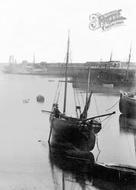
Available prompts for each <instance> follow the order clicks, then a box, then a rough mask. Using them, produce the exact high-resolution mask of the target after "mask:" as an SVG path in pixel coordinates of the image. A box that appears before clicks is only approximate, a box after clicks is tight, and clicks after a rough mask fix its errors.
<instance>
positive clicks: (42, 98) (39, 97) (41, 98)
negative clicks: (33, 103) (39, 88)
mask: <svg viewBox="0 0 136 190" xmlns="http://www.w3.org/2000/svg"><path fill="white" fill-rule="evenodd" d="M36 100H37V102H40V103H43V102H44V96H42V95H38V96H37V97H36Z"/></svg>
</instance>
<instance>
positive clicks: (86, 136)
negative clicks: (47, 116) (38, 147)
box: [50, 117, 95, 151]
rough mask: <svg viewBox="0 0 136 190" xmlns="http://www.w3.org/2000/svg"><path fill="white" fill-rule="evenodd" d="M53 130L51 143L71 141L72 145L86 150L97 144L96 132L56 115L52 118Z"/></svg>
mask: <svg viewBox="0 0 136 190" xmlns="http://www.w3.org/2000/svg"><path fill="white" fill-rule="evenodd" d="M51 130H52V135H51V140H50V142H51V145H54V144H62V143H65V144H66V143H69V144H70V145H71V146H73V147H75V148H77V149H80V150H84V151H90V150H92V149H93V148H94V146H95V134H94V132H93V131H92V130H88V129H85V128H84V127H83V128H81V127H79V126H78V124H77V123H75V122H71V121H67V120H62V119H59V118H55V117H54V118H52V119H51Z"/></svg>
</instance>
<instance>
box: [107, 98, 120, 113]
mask: <svg viewBox="0 0 136 190" xmlns="http://www.w3.org/2000/svg"><path fill="white" fill-rule="evenodd" d="M117 103H119V100H118V101H117V102H115V103H114V104H113V106H111V107H110V108H108V109H106V111H109V110H111V109H112V108H113V107H115V106H116V105H117Z"/></svg>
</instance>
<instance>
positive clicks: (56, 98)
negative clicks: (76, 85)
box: [53, 81, 60, 103]
mask: <svg viewBox="0 0 136 190" xmlns="http://www.w3.org/2000/svg"><path fill="white" fill-rule="evenodd" d="M59 88H60V81H58V85H57V89H56V93H55V97H54V100H53V102H56V103H58V100H59V96H60V91H59Z"/></svg>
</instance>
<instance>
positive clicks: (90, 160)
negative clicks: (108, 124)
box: [49, 145, 136, 190]
mask: <svg viewBox="0 0 136 190" xmlns="http://www.w3.org/2000/svg"><path fill="white" fill-rule="evenodd" d="M49 161H50V166H51V170H52V177H53V181H54V185H55V189H62V190H66V189H69V190H70V189H71V190H76V189H81V190H85V189H92V188H93V189H94V190H98V189H99V190H105V189H106V190H111V189H112V190H114V189H116V190H118V189H124V188H125V189H126V190H131V189H132V190H133V189H135V188H136V176H135V175H134V176H133V175H132V174H131V173H129V174H128V173H125V172H123V170H122V173H121V172H120V171H119V170H118V169H116V167H115V168H110V167H107V166H104V165H101V164H98V163H96V162H95V159H94V155H93V153H92V152H83V151H82V152H78V153H77V152H76V151H75V150H73V149H70V147H69V146H67V145H63V147H62V146H61V147H59V146H58V147H53V146H52V147H49ZM124 171H125V170H124Z"/></svg>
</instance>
